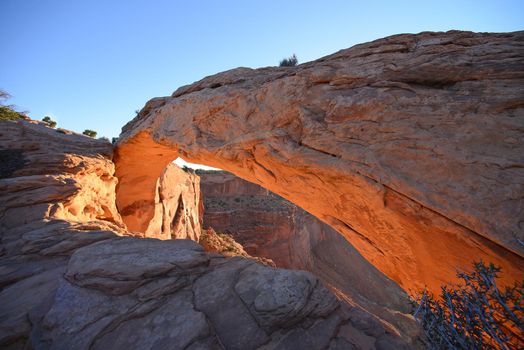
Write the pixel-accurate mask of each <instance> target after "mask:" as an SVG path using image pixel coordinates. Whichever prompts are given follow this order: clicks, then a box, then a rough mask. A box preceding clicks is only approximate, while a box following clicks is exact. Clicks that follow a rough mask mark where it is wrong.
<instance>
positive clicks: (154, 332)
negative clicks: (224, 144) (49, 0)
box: [0, 120, 410, 349]
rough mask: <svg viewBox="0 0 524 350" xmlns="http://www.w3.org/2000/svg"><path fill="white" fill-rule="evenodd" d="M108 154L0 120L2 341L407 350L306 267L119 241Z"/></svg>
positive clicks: (122, 234) (82, 139)
mask: <svg viewBox="0 0 524 350" xmlns="http://www.w3.org/2000/svg"><path fill="white" fill-rule="evenodd" d="M111 151H112V149H111V145H110V144H109V143H107V142H105V141H101V140H94V139H91V138H88V137H86V136H82V135H78V134H63V133H60V132H59V131H57V130H54V129H50V128H47V127H45V126H42V125H39V124H34V123H31V122H27V121H22V120H21V121H16V122H14V121H13V122H11V121H9V122H6V121H0V157H1V161H2V162H1V164H2V167H1V170H2V172H1V177H0V204H1V205H0V210H1V211H0V239H1V241H0V252H1V257H2V258H1V261H0V271H1V274H0V300H1V301H2V302H1V303H0V347H1V348H2V349H32V348H35V349H124V348H127V349H224V348H227V349H255V348H264V349H298V348H299V349H325V348H329V349H351V348H358V349H360V348H377V349H392V348H395V349H402V348H409V347H410V346H409V345H408V344H407V343H406V341H409V337H406V335H405V334H399V333H398V332H397V331H396V330H395V329H393V328H392V327H390V326H389V325H387V324H384V323H383V322H380V321H379V320H378V319H377V318H375V317H374V316H373V315H371V314H370V313H368V312H366V311H364V310H363V309H361V308H360V307H358V305H355V304H351V303H347V302H342V301H339V300H338V299H337V298H336V297H335V296H334V295H333V294H332V293H331V292H329V291H328V290H327V289H326V288H325V287H324V286H323V285H322V283H321V282H320V281H319V280H318V279H317V278H316V277H314V276H313V275H312V274H310V273H308V272H304V271H291V270H282V269H274V268H271V267H268V266H265V265H261V264H258V263H256V262H255V261H253V260H250V259H244V258H238V257H237V258H226V257H224V256H222V255H217V254H208V253H205V252H204V250H203V249H202V247H200V246H199V245H198V244H197V243H195V242H193V241H191V240H180V239H177V240H157V239H151V238H135V237H129V236H128V235H130V234H134V233H129V232H128V231H126V229H125V226H124V225H123V224H122V222H121V219H120V217H119V215H118V212H117V211H116V207H115V205H114V186H115V183H116V181H115V178H114V176H113V163H112V162H111V156H112V154H111ZM402 337H403V338H404V340H403V339H402Z"/></svg>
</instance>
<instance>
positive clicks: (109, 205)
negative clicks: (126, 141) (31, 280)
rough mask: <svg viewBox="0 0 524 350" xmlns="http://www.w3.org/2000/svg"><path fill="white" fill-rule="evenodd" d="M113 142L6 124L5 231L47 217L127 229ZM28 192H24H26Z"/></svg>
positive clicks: (2, 132)
mask: <svg viewBox="0 0 524 350" xmlns="http://www.w3.org/2000/svg"><path fill="white" fill-rule="evenodd" d="M112 154H113V148H112V145H111V144H110V143H109V142H107V141H104V140H95V139H92V138H89V137H87V136H83V135H78V134H74V133H71V132H68V131H59V130H55V129H51V128H48V127H46V126H44V125H42V124H40V123H38V122H35V121H33V122H22V121H21V122H19V123H8V122H4V123H2V129H0V157H1V166H0V171H1V174H0V175H1V176H0V178H1V179H3V180H2V183H1V185H0V192H1V193H2V195H1V196H0V217H1V218H2V226H3V228H4V229H5V230H9V229H11V228H14V227H17V226H19V225H21V224H29V223H31V222H32V221H37V222H38V221H41V220H42V219H48V220H51V219H60V220H67V221H70V222H88V221H97V220H98V221H104V222H111V223H114V224H115V225H117V226H119V227H122V228H123V227H124V224H123V222H122V219H121V217H120V214H119V213H118V210H117V208H116V206H115V186H116V183H117V179H116V178H115V177H114V169H115V167H114V164H113V162H112V161H111V158H112ZM21 193H25V195H21Z"/></svg>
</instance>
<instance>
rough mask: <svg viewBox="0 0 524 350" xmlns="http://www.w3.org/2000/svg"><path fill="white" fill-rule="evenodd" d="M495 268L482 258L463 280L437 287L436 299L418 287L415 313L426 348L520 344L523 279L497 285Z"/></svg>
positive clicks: (511, 346) (523, 319)
mask: <svg viewBox="0 0 524 350" xmlns="http://www.w3.org/2000/svg"><path fill="white" fill-rule="evenodd" d="M500 272H501V268H500V267H497V266H495V265H493V264H490V265H489V266H486V265H485V264H484V263H483V262H482V261H481V262H478V263H474V270H473V272H471V273H465V272H459V273H457V276H458V277H459V278H461V279H462V280H463V284H461V285H456V286H443V287H442V292H441V294H440V297H439V298H435V297H434V296H433V295H431V294H429V293H427V292H423V293H422V294H421V296H420V298H419V306H418V308H417V310H416V311H415V317H417V319H418V320H419V321H420V323H421V324H422V328H423V329H424V333H425V336H426V340H427V342H428V344H427V345H428V348H429V349H475V350H476V349H479V350H480V349H524V281H521V282H519V283H516V284H515V285H514V286H513V287H505V288H504V289H499V287H498V286H497V283H496V281H495V280H496V279H497V278H498V277H499V273H500Z"/></svg>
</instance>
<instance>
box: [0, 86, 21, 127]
mask: <svg viewBox="0 0 524 350" xmlns="http://www.w3.org/2000/svg"><path fill="white" fill-rule="evenodd" d="M10 97H11V95H9V94H8V93H7V92H5V91H3V90H0V101H5V100H8V99H9V98H10ZM21 117H22V114H21V113H20V112H17V111H15V109H14V106H13V105H5V104H4V103H3V102H0V120H16V119H18V118H21Z"/></svg>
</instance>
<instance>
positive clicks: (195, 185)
mask: <svg viewBox="0 0 524 350" xmlns="http://www.w3.org/2000/svg"><path fill="white" fill-rule="evenodd" d="M200 197H201V196H200V179H199V177H198V176H196V175H195V174H193V173H192V172H191V171H184V170H182V169H181V168H180V167H178V166H177V165H175V164H169V165H168V166H167V168H166V169H165V170H164V172H163V174H162V176H161V177H160V178H159V179H158V182H157V189H156V195H155V203H154V216H153V218H152V219H151V221H149V223H147V227H146V229H145V230H144V231H142V233H143V236H144V237H152V238H160V239H176V238H187V239H191V240H193V241H197V242H198V237H199V236H200V231H201V221H202V200H201V198H200ZM148 209H149V208H147V207H144V206H139V207H134V208H129V207H128V208H127V209H126V210H124V211H123V212H121V213H122V219H123V220H124V221H125V222H126V223H127V224H129V225H131V226H133V225H134V223H135V222H137V220H141V218H142V216H143V215H144V211H147V210H148Z"/></svg>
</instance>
